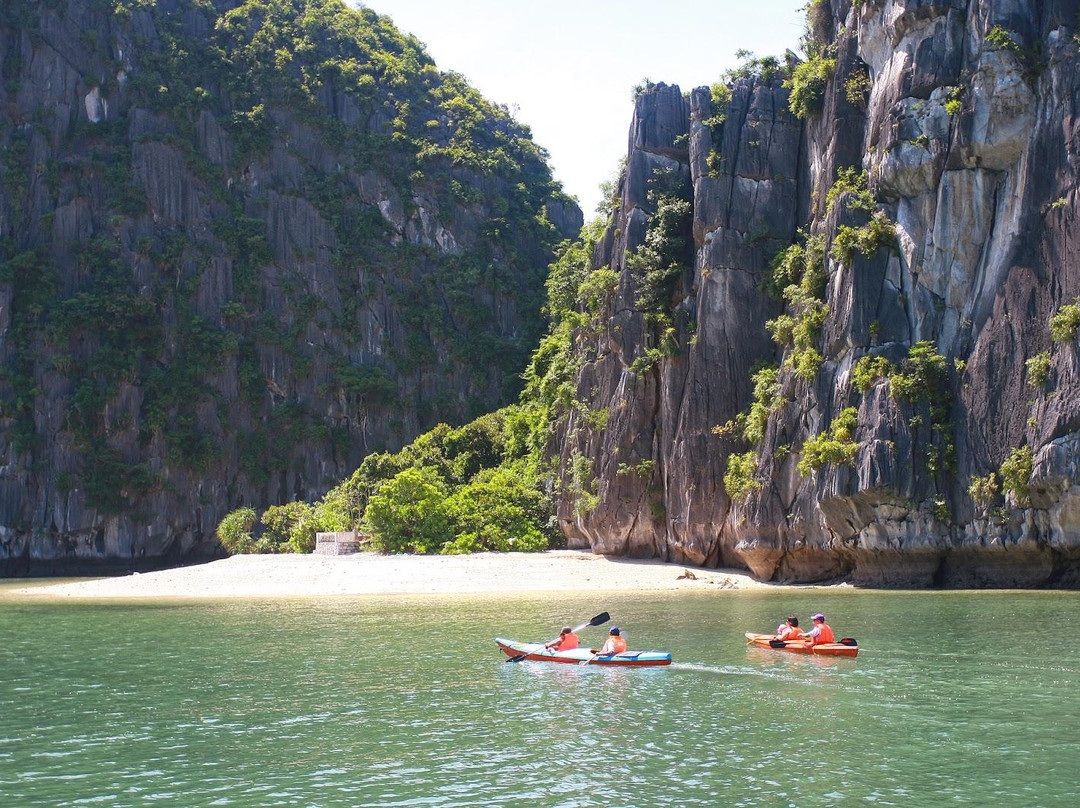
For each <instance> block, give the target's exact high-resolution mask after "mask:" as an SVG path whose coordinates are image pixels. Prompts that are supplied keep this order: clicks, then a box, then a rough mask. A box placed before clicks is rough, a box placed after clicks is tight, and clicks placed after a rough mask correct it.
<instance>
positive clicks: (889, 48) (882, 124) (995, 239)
mask: <svg viewBox="0 0 1080 808" xmlns="http://www.w3.org/2000/svg"><path fill="white" fill-rule="evenodd" d="M822 9H823V10H824V11H828V12H829V14H828V15H827V16H829V17H830V18H829V19H828V20H825V22H827V23H828V25H825V26H823V27H827V28H829V29H831V30H832V31H834V32H839V36H838V37H834V38H833V39H831V40H830V41H828V42H823V43H820V44H821V45H822V46H823V50H822V52H821V56H822V57H823V58H824V57H833V58H835V67H834V68H833V69H832V71H831V74H830V78H829V81H828V83H827V85H826V86H825V88H824V92H823V95H822V96H821V98H820V109H819V111H817V112H815V113H812V114H810V115H808V116H807V117H806V118H805V120H801V119H799V118H796V117H795V116H794V115H793V114H792V113H791V112H790V111H789V105H788V92H789V91H788V89H786V88H785V87H784V86H782V83H781V81H780V80H779V79H777V78H775V77H771V76H767V75H766V74H764V73H761V74H759V75H757V76H756V77H751V78H742V79H739V80H737V81H735V82H734V83H733V84H731V86H730V90H731V92H730V99H726V98H721V99H720V100H721V102H722V103H723V108H722V109H714V104H713V99H712V97H711V96H710V93H709V92H708V91H707V90H695V91H693V92H692V93H691V94H690V96H689V99H688V100H686V99H684V98H683V96H682V94H681V93H680V91H679V89H678V88H676V87H665V86H663V85H659V86H658V87H656V88H655V89H652V90H650V91H649V92H647V93H645V94H643V95H642V96H641V97H640V98H639V99H638V101H637V105H636V108H635V113H634V121H633V123H632V125H631V137H630V152H629V156H628V161H627V171H626V173H625V175H624V178H623V184H622V186H621V192H622V199H621V205H620V206H619V208H618V209H617V210H616V211H614V212H613V215H612V219H611V221H610V224H609V228H608V232H607V234H606V236H605V238H604V239H603V240H602V241H601V242H600V246H599V247H598V249H597V253H596V255H595V256H594V262H593V264H594V266H597V267H602V266H609V267H612V268H614V269H615V270H617V271H618V272H619V273H620V286H619V289H618V292H617V294H616V296H615V299H614V300H613V302H612V303H611V305H610V306H609V307H608V309H607V310H606V311H605V312H604V315H605V318H606V319H605V320H604V322H603V325H602V327H599V328H593V329H591V330H583V333H582V334H580V335H579V336H578V342H579V344H580V345H582V346H583V348H582V351H583V359H584V365H583V369H582V371H581V373H580V374H579V377H578V388H577V395H578V399H579V401H580V402H581V406H579V407H576V408H574V409H573V410H571V411H570V413H569V415H568V416H567V419H566V422H565V426H563V427H561V428H560V429H559V434H558V435H557V438H556V442H555V443H556V445H555V450H554V451H555V454H556V455H557V456H558V458H559V460H560V463H561V465H560V468H561V469H562V476H563V486H562V490H563V491H566V492H570V493H568V494H566V495H564V496H563V497H562V499H561V502H560V505H559V518H560V523H561V525H562V527H563V530H564V532H565V533H566V535H567V536H568V540H569V543H570V545H571V546H575V547H591V548H592V549H593V550H594V551H596V552H603V553H615V554H627V555H631V556H640V557H659V558H663V559H666V560H669V561H676V562H679V563H693V564H698V565H710V566H711V565H725V566H736V567H745V568H748V569H750V570H751V571H752V572H753V574H754V575H755V576H757V577H759V578H761V579H766V580H784V581H798V582H808V581H822V580H828V579H834V578H840V577H846V578H849V579H852V580H854V581H857V582H862V583H869V584H877V585H915V586H929V585H940V586H958V587H962V586H1044V585H1059V586H1060V585H1065V586H1074V585H1076V584H1077V583H1080V575H1078V573H1080V504H1078V503H1080V498H1078V497H1080V494H1078V485H1080V476H1078V471H1080V460H1078V455H1077V449H1078V448H1080V352H1078V347H1080V346H1078V342H1077V335H1076V333H1075V329H1074V330H1073V332H1072V333H1071V336H1068V337H1067V338H1065V339H1062V340H1061V341H1053V340H1052V339H1051V332H1050V328H1049V322H1050V319H1051V317H1052V316H1053V315H1055V314H1056V313H1057V312H1059V311H1060V310H1061V309H1062V307H1063V306H1068V305H1070V304H1073V303H1074V302H1075V301H1076V299H1077V297H1078V295H1080V268H1078V267H1080V262H1078V260H1077V259H1078V255H1077V252H1078V240H1077V239H1076V237H1075V236H1076V233H1077V213H1078V204H1080V203H1078V199H1077V178H1078V163H1077V160H1078V156H1080V155H1078V145H1080V141H1078V140H1077V131H1078V130H1077V120H1078V119H1077V104H1078V102H1080V92H1078V91H1080V84H1078V81H1080V80H1078V78H1077V76H1078V75H1080V71H1078V68H1080V55H1078V46H1077V41H1078V36H1080V35H1078V31H1077V20H1076V15H1075V4H1067V3H1049V4H1047V3H1034V2H1024V1H1023V0H1018V1H1017V2H1010V3H992V2H985V1H983V0H970V1H968V2H964V0H949V2H915V0H909V1H908V2H900V1H899V0H896V1H894V0H866V2H864V3H860V4H858V5H857V6H853V5H852V4H851V3H850V2H848V0H832V2H831V3H828V2H827V3H825V4H823V5H822V6H821V8H820V9H819V11H820V10H822ZM817 22H818V23H822V22H823V21H822V19H821V18H820V17H819V18H818V20H817ZM718 118H722V121H720V122H718V120H717V119H718ZM687 135H688V137H687ZM656 169H662V170H664V171H665V172H666V173H667V175H670V176H677V177H679V178H682V180H683V181H684V182H685V183H686V184H687V187H688V188H692V212H691V215H692V228H693V253H694V254H693V261H692V264H691V265H689V266H688V268H687V270H686V271H685V272H684V273H683V275H682V276H681V277H680V278H679V281H678V285H677V287H676V288H675V290H674V292H673V293H672V297H671V300H670V308H669V314H670V317H671V323H672V324H673V331H669V332H668V333H667V335H666V336H665V335H664V334H662V333H659V332H658V329H657V328H655V326H653V325H650V322H649V319H648V317H647V316H646V314H645V313H643V312H642V306H641V296H640V289H639V287H640V277H639V276H637V275H635V273H634V272H632V271H629V270H628V268H627V266H628V263H632V260H631V259H628V256H631V255H633V254H634V253H635V251H637V250H639V248H640V245H642V244H644V243H647V241H648V233H649V227H650V226H652V225H651V224H650V222H652V221H653V220H650V218H649V217H650V215H651V214H652V213H653V212H654V208H652V207H650V204H651V203H650V198H649V196H648V194H647V189H648V182H649V180H650V176H651V175H650V172H653V171H655V170H656ZM841 169H844V170H848V169H850V170H851V172H852V173H850V174H847V175H846V176H847V177H848V179H851V177H853V176H854V175H855V174H858V173H861V172H866V177H867V178H868V183H869V191H870V193H871V194H872V197H873V200H872V201H873V205H872V206H870V209H869V210H868V209H866V206H865V205H862V204H859V201H860V200H859V199H858V198H857V197H858V190H857V188H855V187H852V188H847V192H843V193H841V191H844V190H845V186H843V185H841V186H840V187H838V188H837V187H836V186H837V183H838V181H839V178H840V177H841V174H840V170H841ZM834 189H835V190H834ZM830 190H834V192H833V193H832V194H830V193H829V192H830ZM871 214H874V216H873V217H872V216H871ZM875 223H877V224H883V225H887V224H888V223H895V239H893V238H891V237H890V238H888V239H886V240H884V241H882V242H875V243H873V244H869V245H866V246H865V249H863V248H861V247H860V248H855V249H851V248H847V249H845V240H846V239H850V237H852V236H853V235H857V234H860V233H861V234H865V233H869V232H871V230H870V228H871V227H872V226H873V225H874V224H875ZM800 228H802V233H801V234H800V233H799V232H798V231H799V230H800ZM792 243H796V244H804V243H805V244H807V245H810V244H811V243H815V244H817V245H818V246H819V249H820V248H822V247H823V250H821V251H820V252H819V253H818V254H817V255H818V258H819V261H818V266H819V268H820V269H821V270H822V271H823V281H824V283H823V287H822V288H823V291H821V293H820V300H821V301H823V302H824V304H825V306H827V309H825V311H826V312H827V314H826V315H825V316H824V317H823V320H822V321H821V322H820V323H819V328H818V329H817V330H816V331H813V332H812V333H811V339H810V342H809V347H811V348H813V350H814V351H815V352H817V353H818V354H819V355H817V356H816V359H817V360H818V361H816V362H814V361H810V360H811V359H814V358H815V356H814V354H808V353H807V352H805V351H801V352H800V350H799V348H800V345H799V343H798V337H796V341H795V343H794V344H792V342H791V340H790V338H789V339H787V340H784V339H780V340H779V343H780V344H779V345H778V344H777V343H776V342H774V340H773V339H772V338H771V337H770V333H769V330H768V329H767V328H766V322H767V321H768V320H770V319H771V318H777V317H779V316H780V315H781V314H785V315H790V316H793V317H794V319H795V321H799V318H800V316H803V315H804V314H805V312H807V311H809V310H811V308H812V306H811V305H809V304H807V303H806V302H805V301H802V302H801V303H799V304H795V303H793V298H792V297H790V296H788V297H787V298H786V300H785V298H783V297H781V296H779V295H776V294H775V293H774V294H770V293H769V291H768V288H769V286H770V283H773V284H774V285H775V278H774V277H773V274H774V273H773V270H771V269H770V263H771V262H772V261H773V260H774V257H775V256H776V255H777V254H778V253H780V252H781V250H783V248H785V247H787V246H788V245H791V244H792ZM807 252H808V253H809V252H810V249H809V246H808V249H807ZM822 253H823V254H822ZM797 280H798V279H796V281H797ZM817 305H820V303H819V304H817ZM819 310H820V309H819ZM801 347H802V348H806V347H807V345H806V344H803V345H802V346H801ZM656 348H660V349H661V350H659V351H654V353H653V354H652V355H653V356H654V357H655V356H657V354H659V357H658V358H656V360H655V361H654V362H652V363H643V362H640V361H637V362H636V361H635V360H638V359H639V358H640V357H641V356H643V355H645V354H648V352H649V350H650V349H656ZM864 357H869V358H870V359H878V358H880V361H881V362H882V363H887V365H885V368H886V369H884V370H882V371H881V372H879V373H877V374H873V373H871V374H869V375H867V373H866V369H867V365H866V363H865V362H863V363H862V364H860V360H863V358H864ZM920 357H922V358H924V359H925V358H926V357H930V359H929V360H927V361H926V362H923V361H921V360H920ZM1032 359H1035V360H1036V361H1035V363H1029V362H1028V360H1032ZM800 360H806V361H807V362H808V363H809V364H808V365H806V364H800ZM756 363H765V364H769V363H771V364H772V365H773V366H778V367H779V372H778V373H777V374H776V376H775V384H774V386H772V387H770V386H769V385H765V384H762V385H759V388H760V389H759V390H757V391H755V389H754V384H753V383H752V381H751V369H752V368H753V367H754V366H755V364H756ZM931 368H932V369H931ZM905 374H907V375H906V376H905ZM920 374H922V375H920ZM927 374H929V376H927ZM755 378H756V379H758V380H759V381H760V380H762V379H763V378H764V377H763V376H761V375H759V376H757V377H755ZM912 379H915V380H917V381H918V382H919V383H920V384H922V387H921V388H920V389H919V390H916V391H912V390H911V389H910V388H905V387H903V386H902V385H903V383H904V382H905V381H906V382H908V383H910V382H911V381H912ZM905 391H906V392H905ZM755 403H756V404H757V405H758V408H757V409H756V410H755V409H753V405H755ZM845 408H853V411H854V413H855V414H856V416H857V426H856V427H855V428H854V430H847V429H845V428H844V427H843V426H842V425H843V423H844V417H843V416H842V413H843V412H844V410H845ZM590 411H591V412H597V411H604V412H605V413H606V414H607V416H608V417H607V421H606V425H605V426H604V427H603V428H598V427H596V426H595V419H592V421H590V419H587V418H585V417H583V415H582V413H586V412H590ZM740 413H742V414H743V415H742V417H740ZM755 419H757V420H756V421H755ZM749 422H755V423H757V425H758V427H759V428H758V429H757V430H756V431H755V432H754V433H753V434H752V435H751V434H750V433H751V431H750V430H748V429H746V428H745V427H746V424H747V423H749ZM725 425H726V426H725ZM718 427H719V429H717V428H718ZM823 435H824V438H822V439H830V438H832V439H833V440H832V443H831V444H830V446H829V447H827V448H828V450H830V451H833V452H839V454H838V455H837V454H832V455H829V454H826V455H824V456H823V457H824V460H822V458H821V457H819V458H818V459H817V460H815V459H814V457H813V456H812V453H813V451H819V450H820V448H821V444H820V443H818V439H819V436H823ZM1018 450H1019V451H1018ZM1028 452H1030V454H1028ZM748 453H749V457H750V461H749V462H750V466H749V472H748V473H746V472H744V476H748V477H749V480H748V483H749V484H748V485H746V486H745V487H743V488H741V489H740V490H739V491H738V493H737V495H735V496H734V497H732V496H729V492H728V491H727V489H726V487H725V483H724V480H725V475H727V474H729V472H731V470H732V469H733V468H735V464H736V461H738V462H744V463H745V462H747V461H746V460H745V458H746V457H747V455H748ZM1025 456H1026V457H1030V463H1031V470H1030V475H1028V474H1027V469H1026V468H1024V465H1023V463H1020V470H1019V472H1017V471H1016V463H1015V461H1017V460H1018V459H1020V460H1022V459H1023V458H1024V457H1025ZM1010 458H1011V459H1010ZM800 461H802V462H800ZM1007 461H1008V462H1007ZM1003 465H1004V466H1005V470H1004V472H1003ZM800 467H801V468H800ZM736 470H738V469H736ZM991 473H993V474H994V475H995V477H994V479H993V480H990V481H989V482H988V475H989V474H991ZM583 476H585V477H586V478H588V479H586V482H585V483H584V487H585V488H586V489H589V490H592V491H594V492H595V494H596V499H595V506H593V507H585V508H583V507H581V503H580V500H579V499H577V498H575V496H574V495H573V492H574V491H575V490H582V487H583V484H582V481H581V480H582V477H583ZM1003 478H1004V481H1005V482H1006V485H1005V488H1004V489H1002V487H1001V485H1000V483H1001V482H1002V481H1003ZM734 479H735V477H731V478H730V480H734ZM980 481H981V482H982V483H983V488H981V489H980V488H979V487H978V485H976V486H975V488H974V489H973V488H972V483H973V482H974V483H979V482H980ZM995 483H996V484H997V485H995Z"/></svg>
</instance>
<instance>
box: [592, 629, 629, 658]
mask: <svg viewBox="0 0 1080 808" xmlns="http://www.w3.org/2000/svg"><path fill="white" fill-rule="evenodd" d="M625 650H626V638H624V637H623V635H622V632H621V631H619V627H618V626H612V627H611V631H609V632H608V638H607V640H606V641H605V642H604V644H603V645H602V646H601V647H600V650H599V651H595V652H594V653H595V654H596V655H597V656H609V655H611V654H621V653H622V652H623V651H625Z"/></svg>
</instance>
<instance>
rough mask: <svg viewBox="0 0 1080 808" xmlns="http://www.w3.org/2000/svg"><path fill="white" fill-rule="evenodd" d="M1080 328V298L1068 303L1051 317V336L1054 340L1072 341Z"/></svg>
mask: <svg viewBox="0 0 1080 808" xmlns="http://www.w3.org/2000/svg"><path fill="white" fill-rule="evenodd" d="M1077 329H1080V298H1077V299H1076V302H1075V303H1066V304H1065V305H1064V306H1062V307H1061V308H1060V309H1058V310H1057V311H1056V312H1055V313H1054V314H1053V315H1052V316H1051V317H1050V337H1051V339H1053V340H1054V342H1072V341H1073V340H1074V339H1076V332H1077Z"/></svg>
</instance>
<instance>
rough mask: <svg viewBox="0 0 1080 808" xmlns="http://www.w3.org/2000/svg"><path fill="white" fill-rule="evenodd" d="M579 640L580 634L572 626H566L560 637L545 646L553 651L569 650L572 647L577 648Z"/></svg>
mask: <svg viewBox="0 0 1080 808" xmlns="http://www.w3.org/2000/svg"><path fill="white" fill-rule="evenodd" d="M579 642H580V640H578V635H577V634H575V633H574V631H573V629H571V628H570V626H566V628H564V629H563V630H562V631H561V632H560V633H559V639H557V640H555V641H554V642H549V643H548V644H547V645H545V646H544V647H545V648H548V649H551V650H552V651H569V650H570V649H571V648H577V647H578V643H579Z"/></svg>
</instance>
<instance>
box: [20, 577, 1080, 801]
mask: <svg viewBox="0 0 1080 808" xmlns="http://www.w3.org/2000/svg"><path fill="white" fill-rule="evenodd" d="M819 609H820V610H823V611H825V612H826V613H827V614H829V617H830V623H832V624H833V625H834V626H835V627H836V629H837V631H838V632H842V633H843V634H844V635H849V636H856V637H858V638H859V640H860V642H861V644H862V650H861V652H860V655H859V657H858V659H844V658H827V657H813V656H804V655H796V654H787V653H783V652H773V651H769V650H766V649H760V648H752V647H751V648H748V647H747V646H746V643H745V640H744V639H743V637H742V632H743V631H747V630H761V631H768V630H771V628H772V627H773V626H775V625H776V624H777V622H779V620H780V619H782V618H783V616H785V615H786V614H788V613H791V612H794V613H796V614H799V615H800V616H801V615H803V614H804V613H805V614H806V615H809V614H810V613H811V612H812V611H817V610H819ZM603 610H607V611H610V612H611V614H612V618H613V620H617V621H618V624H619V625H620V626H621V627H623V628H624V630H625V631H626V633H627V635H628V636H629V638H630V645H631V647H632V648H650V649H651V648H657V649H664V650H670V651H671V652H672V653H673V655H674V658H675V662H674V663H673V664H672V665H671V666H669V667H660V668H643V669H625V668H604V667H596V666H578V665H551V664H543V663H533V662H523V663H508V662H506V661H505V659H506V658H505V656H504V655H503V654H502V653H501V652H499V651H498V649H497V648H496V646H495V644H494V642H493V641H492V638H493V637H494V636H509V637H516V638H519V639H522V640H543V639H548V638H550V637H551V636H554V634H556V633H557V632H558V629H559V628H560V627H561V626H562V625H564V624H566V623H572V624H573V623H578V622H581V621H583V620H587V619H588V617H589V616H590V615H593V614H596V613H597V612H599V611H603ZM1078 624H1080V596H1078V595H1076V594H1075V593H903V592H884V593H882V592H860V591H849V590H837V591H831V590H830V591H824V592H823V591H821V590H783V591H780V592H775V591H771V590H770V591H768V592H765V593H759V592H752V593H751V592H724V593H716V592H709V593H702V594H700V595H698V594H691V595H686V594H662V595H647V596H637V595H627V594H619V595H617V596H603V597H598V596H593V597H588V598H586V597H577V598H575V597H569V598H568V597H566V596H565V595H562V594H560V595H559V596H558V598H557V599H552V600H550V601H548V600H536V599H520V598H507V597H501V598H491V597H483V598H481V597H464V596H456V597H446V598H427V599H422V598H352V599H326V600H303V601H253V602H236V601H227V602H209V603H165V604H161V603H159V604H144V603H140V604H122V603H108V604H100V603H98V604H93V603H84V604H75V603H70V602H63V603H58V602H41V601H38V600H36V599H35V600H33V601H28V600H25V599H12V598H10V597H9V598H6V599H0V631H2V632H3V636H2V637H0V670H2V671H3V677H0V795H2V796H3V800H2V802H3V804H4V805H9V804H10V805H19V806H21V805H50V806H51V805H57V806H60V805H85V804H95V803H96V804H103V805H110V806H123V805H132V806H135V805H148V804H151V803H157V804H165V805H185V806H187V805H233V806H248V805H250V806H262V805H296V806H312V805H319V806H422V805H438V806H490V805H525V804H535V805H543V806H616V805H628V806H629V805H635V806H706V805H709V806H712V805H746V806H761V805H795V806H806V805H845V804H856V803H859V804H862V803H873V804H877V805H903V806H911V805H927V806H937V805H942V804H956V805H972V806H975V805H991V804H992V805H995V806H1025V807H1026V806H1032V805H1040V806H1053V805H1073V804H1074V803H1075V794H1076V791H1077V777H1076V776H1075V774H1074V772H1073V769H1074V764H1073V760H1075V758H1076V755H1077V753H1080V729H1078V728H1080V721H1078V719H1080V707H1078V700H1077V699H1076V697H1075V693H1076V690H1077V687H1078V686H1080V650H1076V649H1075V647H1074V644H1071V643H1065V642H1062V641H1061V639H1060V638H1061V637H1063V636H1069V629H1070V628H1075V627H1076V626H1077V625H1078ZM582 634H583V641H584V642H586V643H588V644H592V645H595V644H598V643H599V641H600V640H601V639H602V638H603V635H604V631H603V628H602V627H601V628H592V629H585V630H584V631H583V632H582Z"/></svg>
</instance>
